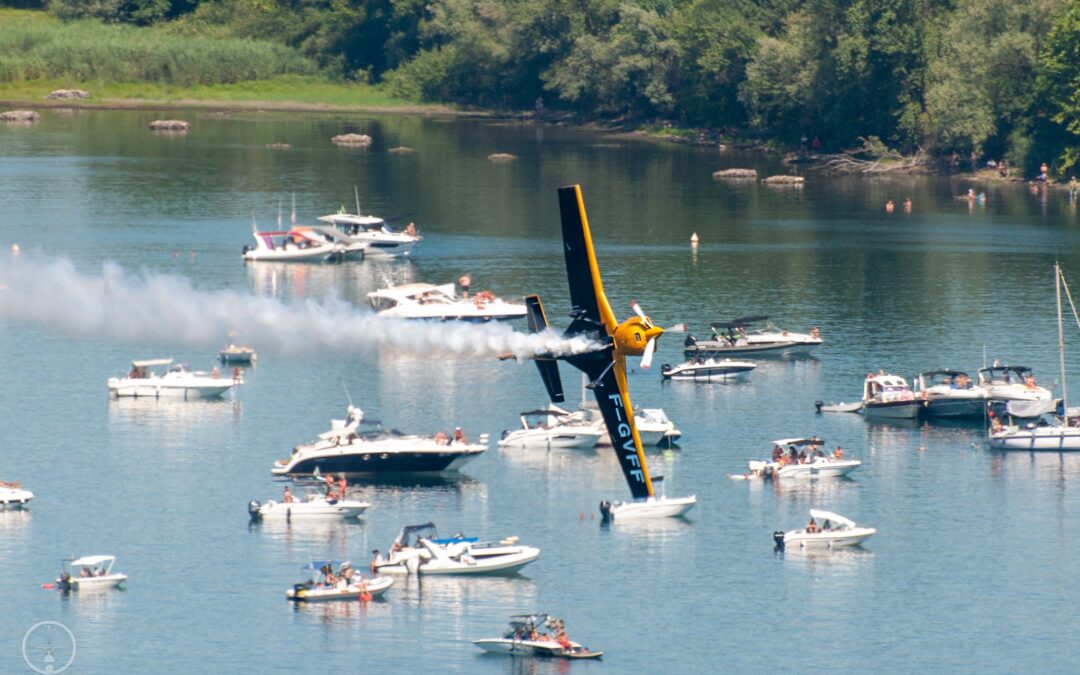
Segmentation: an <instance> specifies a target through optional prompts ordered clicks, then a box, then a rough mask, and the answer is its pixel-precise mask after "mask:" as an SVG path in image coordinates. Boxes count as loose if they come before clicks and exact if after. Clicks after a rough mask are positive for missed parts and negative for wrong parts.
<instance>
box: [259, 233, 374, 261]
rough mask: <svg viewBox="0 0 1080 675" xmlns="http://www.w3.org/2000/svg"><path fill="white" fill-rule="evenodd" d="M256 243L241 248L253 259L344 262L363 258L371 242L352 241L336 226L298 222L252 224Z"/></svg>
mask: <svg viewBox="0 0 1080 675" xmlns="http://www.w3.org/2000/svg"><path fill="white" fill-rule="evenodd" d="M252 230H253V231H252V236H253V237H255V246H245V247H244V248H243V250H242V251H241V255H242V256H243V258H244V260H246V261H249V262H256V261H272V262H341V261H343V260H348V259H356V258H363V257H364V252H365V250H366V248H367V244H364V243H360V242H352V241H349V240H348V239H346V238H344V235H342V234H340V233H338V232H336V231H335V229H334V228H332V227H324V226H316V225H309V226H297V227H293V228H291V229H288V230H274V231H264V232H259V231H258V230H257V229H255V228H252Z"/></svg>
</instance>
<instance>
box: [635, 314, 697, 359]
mask: <svg viewBox="0 0 1080 675" xmlns="http://www.w3.org/2000/svg"><path fill="white" fill-rule="evenodd" d="M630 308H631V309H633V310H634V314H637V315H638V317H640V318H641V326H642V327H643V328H644V329H645V330H651V329H652V328H653V327H654V326H653V322H652V319H650V318H649V317H648V316H647V315H646V314H645V310H643V309H641V304H640V303H639V302H638V301H637V300H634V301H633V302H631V303H630ZM689 329H690V327H689V326H688V325H686V324H685V323H680V324H676V325H674V326H671V327H670V328H664V329H663V331H664V332H665V333H685V332H686V331H688V330H689ZM659 338H660V336H659V335H656V336H655V337H651V338H649V341H648V342H646V343H645V351H644V352H642V354H641V367H642V368H644V369H645V370H648V369H649V367H650V366H652V360H653V355H654V354H655V353H656V341H657V340H658V339H659Z"/></svg>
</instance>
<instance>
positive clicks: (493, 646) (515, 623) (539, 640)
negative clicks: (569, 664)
mask: <svg viewBox="0 0 1080 675" xmlns="http://www.w3.org/2000/svg"><path fill="white" fill-rule="evenodd" d="M545 629H546V630H547V631H549V632H548V633H544V632H543V631H544V630H545ZM473 644H474V645H476V646H477V647H479V648H481V649H483V650H484V651H486V652H491V653H494V654H510V655H513V656H542V657H559V658H566V659H598V658H600V657H602V656H603V655H604V652H594V651H590V650H589V648H588V647H585V646H584V645H582V644H579V643H577V642H574V641H573V640H570V639H569V638H567V637H566V630H565V627H564V623H563V621H562V619H555V618H553V617H551V616H549V615H548V614H521V615H518V616H512V617H510V628H509V629H508V630H507V631H506V632H504V633H503V635H502V637H497V638H484V639H481V640H473Z"/></svg>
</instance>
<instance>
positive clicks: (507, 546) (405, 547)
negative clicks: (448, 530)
mask: <svg viewBox="0 0 1080 675" xmlns="http://www.w3.org/2000/svg"><path fill="white" fill-rule="evenodd" d="M517 541H518V538H517V537H508V538H506V539H502V540H500V541H498V542H482V541H480V540H479V539H478V538H476V537H466V536H464V535H462V534H460V533H459V534H455V535H454V536H453V537H450V538H449V539H440V538H439V534H438V532H437V531H436V530H435V524H434V523H424V524H423V525H406V526H405V527H403V528H401V532H400V533H399V534H398V536H397V538H396V539H395V540H394V543H393V545H392V546H391V547H390V555H389V557H388V558H387V559H386V560H379V559H378V558H376V560H375V561H374V562H372V569H373V570H374V571H375V572H379V573H382V574H513V573H515V572H517V571H518V570H520V569H521V568H522V567H524V566H526V565H528V564H529V563H531V562H532V561H534V560H536V559H537V558H539V557H540V549H538V548H535V547H533V546H523V545H520V544H518V543H517Z"/></svg>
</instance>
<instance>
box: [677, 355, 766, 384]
mask: <svg viewBox="0 0 1080 675" xmlns="http://www.w3.org/2000/svg"><path fill="white" fill-rule="evenodd" d="M754 368H757V364H756V363H753V362H751V361H736V360H735V359H719V358H715V357H711V356H710V357H709V358H707V359H706V358H701V357H698V358H696V359H694V358H691V359H690V360H689V361H687V362H686V363H680V364H679V365H677V366H672V365H669V364H667V363H665V364H664V365H663V366H661V367H660V374H661V375H662V376H663V378H664V379H665V380H694V381H695V382H734V381H739V380H745V379H746V378H747V377H749V376H750V373H751V371H753V370H754Z"/></svg>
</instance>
